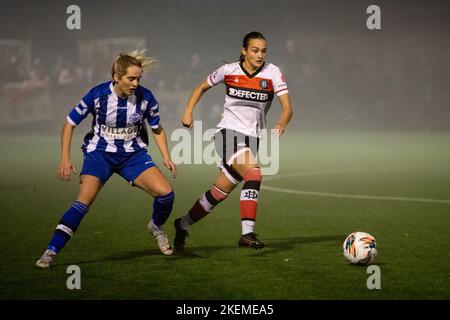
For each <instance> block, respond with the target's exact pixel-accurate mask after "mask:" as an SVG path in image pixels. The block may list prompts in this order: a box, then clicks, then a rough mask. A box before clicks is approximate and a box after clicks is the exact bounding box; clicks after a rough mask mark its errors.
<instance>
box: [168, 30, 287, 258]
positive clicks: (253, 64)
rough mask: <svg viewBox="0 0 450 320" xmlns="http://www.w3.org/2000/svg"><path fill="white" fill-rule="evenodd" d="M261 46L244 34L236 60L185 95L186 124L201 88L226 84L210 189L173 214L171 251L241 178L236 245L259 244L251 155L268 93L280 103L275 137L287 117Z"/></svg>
mask: <svg viewBox="0 0 450 320" xmlns="http://www.w3.org/2000/svg"><path fill="white" fill-rule="evenodd" d="M266 52H267V42H266V39H265V38H264V36H263V35H262V34H261V33H259V32H251V33H249V34H247V35H246V36H245V37H244V39H243V44H242V49H241V56H240V59H239V62H235V63H230V64H225V65H223V66H221V67H220V68H219V69H217V70H216V71H214V72H213V73H212V74H210V75H209V76H208V77H207V78H206V79H205V80H204V81H202V82H201V83H200V84H199V85H198V86H197V87H196V88H195V89H194V90H193V92H192V95H191V97H190V98H189V101H188V103H187V105H186V109H185V112H184V114H183V117H182V123H183V125H184V126H186V127H191V126H192V121H193V120H192V112H193V110H194V108H195V106H196V105H197V103H198V102H199V100H200V98H201V97H202V95H203V94H204V93H205V91H207V90H208V89H210V88H211V87H213V86H215V85H217V84H219V83H221V82H223V83H224V84H225V86H226V95H225V105H224V112H223V117H222V120H221V121H220V123H219V124H218V125H217V132H216V134H215V136H214V140H215V147H216V151H217V153H218V154H219V155H220V156H221V159H222V162H221V164H220V171H219V174H218V175H217V177H216V180H215V182H214V184H213V185H212V187H211V189H210V190H207V191H206V192H205V193H204V194H202V195H201V197H200V198H199V199H198V200H197V201H196V202H195V204H194V205H193V207H192V208H191V209H190V210H189V212H188V213H187V214H186V215H184V216H183V217H181V218H178V219H176V220H175V222H174V225H175V231H176V235H175V240H174V246H175V249H176V250H177V251H181V252H182V251H184V245H185V239H186V237H187V236H188V233H187V230H188V229H189V227H190V226H191V225H192V224H194V223H196V222H197V221H199V220H200V219H202V218H204V217H205V216H206V215H207V214H208V213H209V212H211V210H212V209H213V208H214V207H215V206H217V205H218V204H219V203H220V202H221V201H223V200H225V199H226V198H227V197H228V195H229V194H230V192H231V191H233V189H234V188H235V187H236V186H237V185H238V184H239V183H240V182H241V181H242V180H244V185H243V187H242V191H241V197H240V213H241V223H242V235H241V237H240V238H239V242H238V245H239V246H243V247H251V248H254V249H260V248H263V247H264V246H265V244H264V242H262V241H261V240H260V239H258V238H257V236H256V234H255V233H254V227H255V219H256V208H257V203H258V195H259V189H260V185H261V170H260V168H259V167H258V164H257V161H256V160H255V158H256V153H257V150H258V143H259V138H260V136H261V132H262V130H263V129H265V127H266V119H265V115H266V113H267V111H268V109H269V108H270V104H271V102H272V99H273V96H274V94H276V95H277V97H278V100H279V102H280V105H281V108H282V112H281V115H280V118H279V120H278V122H277V124H276V125H275V127H274V129H276V132H277V134H278V136H279V137H280V136H281V135H282V134H283V132H284V130H285V127H286V125H287V124H288V122H289V121H290V119H291V117H292V108H291V103H290V99H289V94H288V89H287V85H286V81H285V80H284V78H283V75H282V74H281V72H280V69H279V68H278V67H276V66H275V65H273V64H271V63H266V61H265V58H266Z"/></svg>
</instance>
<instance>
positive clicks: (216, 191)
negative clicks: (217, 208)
mask: <svg viewBox="0 0 450 320" xmlns="http://www.w3.org/2000/svg"><path fill="white" fill-rule="evenodd" d="M206 195H210V196H211V197H212V198H213V200H214V201H215V202H216V204H215V205H217V203H219V202H222V201H223V200H225V199H226V198H227V197H228V195H229V193H227V192H225V191H223V190H221V189H220V188H219V187H217V186H216V185H215V184H213V186H212V188H211V189H210V190H209V191H208V192H207V193H206ZM214 201H213V202H214Z"/></svg>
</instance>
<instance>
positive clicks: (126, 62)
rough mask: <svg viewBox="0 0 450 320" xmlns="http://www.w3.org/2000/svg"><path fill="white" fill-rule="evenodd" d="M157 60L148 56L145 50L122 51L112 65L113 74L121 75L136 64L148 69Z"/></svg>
mask: <svg viewBox="0 0 450 320" xmlns="http://www.w3.org/2000/svg"><path fill="white" fill-rule="evenodd" d="M155 62H156V59H155V58H153V57H147V56H146V55H145V50H133V51H131V52H129V53H123V52H122V53H120V54H119V56H118V57H117V58H116V60H114V63H113V65H112V67H111V76H112V77H113V78H114V74H116V73H117V75H118V76H119V78H120V77H122V76H124V75H125V74H126V73H127V69H128V68H129V67H131V66H136V67H139V68H142V70H144V71H146V70H148V69H150V67H151V66H152V65H153V64H154V63H155Z"/></svg>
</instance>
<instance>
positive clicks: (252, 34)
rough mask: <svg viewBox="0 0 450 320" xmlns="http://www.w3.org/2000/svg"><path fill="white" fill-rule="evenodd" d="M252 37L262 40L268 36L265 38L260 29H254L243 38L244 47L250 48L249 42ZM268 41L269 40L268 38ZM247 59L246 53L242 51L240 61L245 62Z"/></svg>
mask: <svg viewBox="0 0 450 320" xmlns="http://www.w3.org/2000/svg"><path fill="white" fill-rule="evenodd" d="M252 39H262V40H266V38H264V36H263V34H262V33H261V32H258V31H252V32H250V33H247V34H246V35H245V37H244V39H243V40H242V48H245V49H247V48H248V44H249V42H250V40H252ZM266 41H267V40H266ZM244 60H245V57H244V55H243V54H242V53H241V56H240V57H239V61H240V62H243V61H244Z"/></svg>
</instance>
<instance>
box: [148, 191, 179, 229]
mask: <svg viewBox="0 0 450 320" xmlns="http://www.w3.org/2000/svg"><path fill="white" fill-rule="evenodd" d="M174 199H175V193H174V192H173V191H172V192H170V193H168V194H166V195H165V196H161V197H156V198H155V201H154V202H153V215H152V220H153V223H154V224H156V225H157V226H158V227H160V226H162V225H163V224H164V223H166V221H167V219H168V218H169V216H170V213H171V212H172V208H173V201H174Z"/></svg>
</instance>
